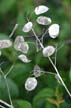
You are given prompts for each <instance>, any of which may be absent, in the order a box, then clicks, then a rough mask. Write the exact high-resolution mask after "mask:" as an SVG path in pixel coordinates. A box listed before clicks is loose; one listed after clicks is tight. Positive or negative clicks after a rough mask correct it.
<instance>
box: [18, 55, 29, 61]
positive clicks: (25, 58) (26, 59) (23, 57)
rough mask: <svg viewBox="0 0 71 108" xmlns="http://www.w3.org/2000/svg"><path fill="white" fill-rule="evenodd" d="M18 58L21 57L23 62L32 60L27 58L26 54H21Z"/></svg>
mask: <svg viewBox="0 0 71 108" xmlns="http://www.w3.org/2000/svg"><path fill="white" fill-rule="evenodd" d="M18 58H19V59H20V60H21V61H22V62H24V63H29V62H31V60H29V59H28V58H27V56H26V55H24V54H21V55H19V56H18Z"/></svg>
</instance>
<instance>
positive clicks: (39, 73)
mask: <svg viewBox="0 0 71 108" xmlns="http://www.w3.org/2000/svg"><path fill="white" fill-rule="evenodd" d="M33 74H34V76H35V77H39V76H41V69H40V67H39V66H38V65H35V66H34V70H33Z"/></svg>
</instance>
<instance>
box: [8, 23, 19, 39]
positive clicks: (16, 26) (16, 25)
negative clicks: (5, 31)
mask: <svg viewBox="0 0 71 108" xmlns="http://www.w3.org/2000/svg"><path fill="white" fill-rule="evenodd" d="M17 28H18V24H15V27H14V28H13V30H12V32H11V34H10V35H9V38H11V37H12V36H13V34H14V32H15V30H16V29H17Z"/></svg>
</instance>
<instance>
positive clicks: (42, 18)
mask: <svg viewBox="0 0 71 108" xmlns="http://www.w3.org/2000/svg"><path fill="white" fill-rule="evenodd" d="M36 21H37V23H38V24H41V25H49V24H51V19H50V18H48V17H45V16H39V17H38V18H37V20H36Z"/></svg>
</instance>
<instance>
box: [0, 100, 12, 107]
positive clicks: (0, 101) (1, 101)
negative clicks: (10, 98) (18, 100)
mask: <svg viewBox="0 0 71 108" xmlns="http://www.w3.org/2000/svg"><path fill="white" fill-rule="evenodd" d="M0 104H4V105H6V106H7V107H9V108H12V106H11V105H9V104H8V103H6V102H4V101H3V100H0ZM2 108H3V107H2Z"/></svg>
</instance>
